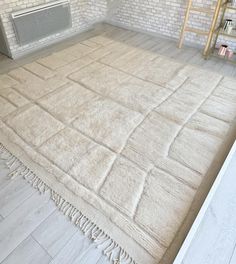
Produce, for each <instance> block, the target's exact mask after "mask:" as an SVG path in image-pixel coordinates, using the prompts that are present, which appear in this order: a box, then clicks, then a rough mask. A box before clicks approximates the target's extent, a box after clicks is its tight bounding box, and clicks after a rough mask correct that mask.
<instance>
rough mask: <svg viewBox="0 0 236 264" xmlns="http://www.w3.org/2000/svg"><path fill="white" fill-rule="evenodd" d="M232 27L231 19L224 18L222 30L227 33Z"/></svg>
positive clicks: (229, 32)
mask: <svg viewBox="0 0 236 264" xmlns="http://www.w3.org/2000/svg"><path fill="white" fill-rule="evenodd" d="M233 28H234V23H233V20H232V19H226V20H225V23H224V26H223V30H224V31H226V32H227V34H231V32H232V30H233Z"/></svg>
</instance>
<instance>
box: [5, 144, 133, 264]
mask: <svg viewBox="0 0 236 264" xmlns="http://www.w3.org/2000/svg"><path fill="white" fill-rule="evenodd" d="M4 154H5V155H6V156H7V158H3V159H4V160H5V165H6V166H7V168H8V169H9V170H10V171H9V173H8V177H9V179H14V178H17V177H22V178H23V179H25V180H26V182H27V183H29V184H30V185H31V186H32V187H33V188H34V189H36V190H37V191H38V192H39V193H40V194H44V193H46V192H49V194H50V199H51V200H52V201H53V202H54V204H55V205H56V207H57V209H58V210H59V211H60V212H62V213H63V214H64V216H65V217H67V219H69V220H70V222H71V223H72V224H74V225H75V226H76V227H77V228H79V230H81V231H82V232H83V234H84V235H85V236H86V237H88V238H89V239H90V240H91V241H92V243H94V244H95V245H96V246H97V247H103V250H102V253H103V255H105V256H106V257H107V258H108V260H109V261H111V262H112V263H114V264H121V263H127V264H138V262H136V261H135V260H134V258H133V257H131V255H130V254H128V253H127V251H126V250H124V249H123V247H121V246H120V245H119V244H118V243H117V242H116V241H115V240H114V239H113V238H111V236H109V235H108V234H107V233H106V232H105V231H104V230H103V229H102V228H100V227H99V226H98V225H97V224H95V223H94V222H93V221H92V220H91V219H89V218H88V217H87V216H86V215H85V214H84V213H82V212H81V211H80V210H79V209H78V208H76V207H75V206H74V205H72V204H71V203H69V202H68V201H67V200H66V199H64V198H63V197H62V196H61V195H60V194H58V193H57V192H56V191H54V190H53V188H51V187H50V186H49V185H47V184H46V183H45V182H44V181H43V180H42V179H41V178H40V177H38V176H37V175H36V174H35V173H34V172H33V170H31V169H30V168H29V167H28V166H26V165H25V164H24V163H23V162H22V161H21V160H20V159H19V158H18V157H16V156H15V155H14V154H13V153H12V152H11V151H9V150H8V148H7V147H6V146H5V145H4V144H3V143H1V142H0V157H1V156H2V155H4Z"/></svg>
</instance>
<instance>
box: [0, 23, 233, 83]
mask: <svg viewBox="0 0 236 264" xmlns="http://www.w3.org/2000/svg"><path fill="white" fill-rule="evenodd" d="M117 29H118V28H117V27H114V26H111V25H108V24H99V25H98V26H97V27H95V28H94V29H93V30H90V31H88V32H85V33H82V34H80V35H79V36H75V37H73V38H71V39H68V40H66V41H63V42H61V43H58V44H55V45H52V46H50V47H47V48H44V49H42V50H40V51H37V52H34V53H33V54H31V55H28V56H27V57H24V58H21V59H17V60H14V61H13V60H11V59H9V58H7V57H5V56H3V55H1V54H0V73H5V72H8V71H9V70H11V69H13V68H16V67H19V66H21V65H24V64H26V63H30V62H32V61H34V60H35V59H38V58H40V57H42V56H46V55H49V54H51V53H52V52H55V51H56V50H61V49H64V48H66V47H68V46H71V45H73V44H74V43H77V42H79V41H82V40H85V39H87V38H89V37H91V36H95V35H101V34H106V33H109V32H111V31H113V36H114V37H115V32H116V30H117ZM126 32H127V35H128V34H130V31H128V30H126ZM133 33H134V34H140V35H144V34H142V33H137V32H133ZM150 38H153V39H155V40H157V43H158V45H159V50H158V52H157V53H158V54H161V55H164V56H166V57H169V58H173V59H175V60H177V61H180V62H182V63H187V64H192V65H198V66H200V67H201V68H204V69H207V70H212V71H216V72H218V73H219V74H222V75H225V76H229V77H235V78H236V65H235V64H232V63H230V62H226V61H223V60H220V59H219V58H214V57H213V58H211V59H209V60H205V59H204V58H203V57H202V50H200V49H197V48H193V47H189V46H184V47H183V48H182V49H178V48H177V42H176V41H175V40H170V39H166V38H160V37H154V36H153V37H152V36H150Z"/></svg>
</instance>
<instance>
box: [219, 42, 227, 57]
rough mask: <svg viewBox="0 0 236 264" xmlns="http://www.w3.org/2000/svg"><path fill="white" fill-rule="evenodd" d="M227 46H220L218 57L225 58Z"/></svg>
mask: <svg viewBox="0 0 236 264" xmlns="http://www.w3.org/2000/svg"><path fill="white" fill-rule="evenodd" d="M227 49H228V46H227V45H221V46H220V49H219V51H218V55H220V56H225V55H226V52H227Z"/></svg>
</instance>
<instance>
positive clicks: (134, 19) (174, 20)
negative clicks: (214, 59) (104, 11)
mask: <svg viewBox="0 0 236 264" xmlns="http://www.w3.org/2000/svg"><path fill="white" fill-rule="evenodd" d="M187 2H188V1H187V0H132V1H129V0H113V2H110V10H109V17H108V21H111V22H112V23H114V24H118V25H121V26H122V25H123V26H125V27H129V28H130V27H131V28H135V29H137V30H142V31H148V32H150V33H157V34H161V35H165V36H168V37H173V38H179V34H180V30H181V26H182V24H183V20H184V15H185V10H186V5H187ZM193 3H195V4H196V6H200V7H206V8H207V7H210V6H215V4H216V0H193ZM227 16H228V17H231V16H232V15H230V14H229V15H227ZM234 19H235V21H236V16H234ZM210 24H211V17H210V16H209V15H207V14H200V13H191V16H190V23H189V25H190V26H192V27H195V28H199V29H205V30H208V29H209V28H210ZM205 40H206V37H204V36H199V35H196V34H194V33H187V34H186V41H187V42H191V43H193V44H196V45H203V44H204V43H205ZM221 42H225V40H221ZM228 43H229V44H230V45H232V42H231V41H228Z"/></svg>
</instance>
